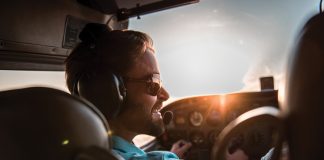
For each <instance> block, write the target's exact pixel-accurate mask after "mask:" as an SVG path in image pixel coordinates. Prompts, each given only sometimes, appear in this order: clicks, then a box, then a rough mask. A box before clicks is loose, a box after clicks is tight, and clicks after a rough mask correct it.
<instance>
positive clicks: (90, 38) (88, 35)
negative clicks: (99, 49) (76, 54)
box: [79, 23, 111, 45]
mask: <svg viewBox="0 0 324 160" xmlns="http://www.w3.org/2000/svg"><path fill="white" fill-rule="evenodd" d="M109 31H111V29H110V28H108V27H107V26H106V25H104V24H100V23H88V24H86V25H85V27H84V28H83V30H82V31H81V33H80V35H79V38H80V40H81V42H83V43H86V44H89V45H94V44H96V42H97V40H98V39H99V37H100V36H101V35H102V34H104V33H107V32H109Z"/></svg>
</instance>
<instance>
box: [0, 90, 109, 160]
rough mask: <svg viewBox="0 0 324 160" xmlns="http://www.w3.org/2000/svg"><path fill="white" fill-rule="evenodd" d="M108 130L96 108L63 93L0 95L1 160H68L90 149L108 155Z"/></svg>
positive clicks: (15, 91)
mask: <svg viewBox="0 0 324 160" xmlns="http://www.w3.org/2000/svg"><path fill="white" fill-rule="evenodd" d="M108 130H109V128H108V124H107V122H106V120H105V118H104V117H103V116H102V115H101V113H100V112H99V111H98V110H97V109H96V108H95V107H93V106H92V105H91V104H89V103H87V102H84V101H82V100H80V99H78V98H77V97H74V96H71V95H69V94H67V93H65V92H62V91H59V90H55V89H50V88H41V87H33V88H25V89H17V90H9V91H3V92H0V159H2V160H22V159H24V160H38V159H39V160H44V159H47V160H51V159H53V160H58V159H59V160H71V159H74V158H75V157H76V155H78V153H80V152H81V151H83V150H85V149H86V148H87V147H90V146H96V147H99V148H101V149H103V150H107V151H109V148H110V142H109V138H108ZM79 157H80V156H79Z"/></svg>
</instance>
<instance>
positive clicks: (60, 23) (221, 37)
mask: <svg viewBox="0 0 324 160" xmlns="http://www.w3.org/2000/svg"><path fill="white" fill-rule="evenodd" d="M322 6H323V4H322V0H311V1H302V0H283V1H281V0H274V1H264V0H263V1H259V0H242V1H234V0H228V1H223V0H134V1H129V0H128V1H126V0H55V1H51V0H29V1H23V0H10V1H6V0H4V1H3V3H2V5H0V22H1V24H0V159H3V160H29V159H30V160H31V159H33V160H35V159H53V160H54V159H62V160H107V159H109V160H110V159H111V160H122V159H123V158H122V157H121V156H120V155H118V154H116V153H114V152H113V151H112V150H111V143H112V142H111V139H110V135H111V133H112V131H111V129H110V128H109V121H108V120H107V119H106V118H105V117H104V116H103V114H102V113H101V112H100V111H99V110H98V109H97V108H96V106H95V105H94V104H92V103H90V102H88V101H86V100H84V99H82V98H80V97H77V96H74V95H71V94H70V93H69V92H68V90H67V87H66V85H65V74H64V71H65V60H66V58H67V57H68V56H69V54H70V53H71V51H72V50H73V48H74V47H75V46H76V45H77V44H78V43H79V42H80V39H79V34H80V32H81V31H82V29H83V28H84V27H85V25H86V24H88V23H98V24H104V25H106V26H108V27H109V28H110V29H112V30H126V29H131V30H139V31H143V32H146V33H148V34H150V35H152V37H153V39H156V41H154V45H156V48H155V49H156V50H157V52H162V53H157V59H158V60H159V61H160V66H161V67H160V68H161V71H162V72H163V74H164V75H163V85H164V86H165V87H166V88H167V89H169V92H170V95H171V97H170V100H168V101H167V103H164V106H163V108H162V109H161V110H160V111H159V112H160V113H161V115H162V116H163V123H164V126H165V131H164V133H163V134H162V135H160V136H157V137H152V136H148V135H140V136H138V137H136V138H135V139H134V145H136V146H137V147H139V148H141V149H142V150H143V151H145V152H149V151H156V150H163V151H169V150H170V149H171V147H172V145H173V144H174V143H175V142H177V141H178V140H180V139H183V140H186V141H188V142H191V143H192V147H191V149H190V150H189V151H188V152H187V153H186V155H185V158H184V159H185V160H209V159H210V160H220V159H221V160H223V159H224V160H228V159H237V160H240V159H249V160H260V159H262V160H264V159H265V158H264V157H265V156H266V155H268V157H270V159H271V160H273V159H275V160H286V159H291V160H306V159H324V155H323V154H321V152H322V151H321V148H322V145H323V144H324V138H323V135H324V124H323V122H324V118H323V117H324V116H323V115H324V94H323V91H324V83H323V82H324V13H323V9H322ZM181 47H182V48H181ZM203 67H205V68H203ZM228 86H230V87H229V88H225V87H228ZM190 89H193V90H190ZM194 89H195V90H194ZM322 113H323V114H322ZM139 116H140V115H139ZM238 149H239V150H242V151H243V152H244V153H245V154H246V155H247V156H248V157H247V158H246V157H245V158H242V157H241V158H240V157H235V156H234V158H233V157H231V156H230V155H232V154H233V153H235V151H237V150H238Z"/></svg>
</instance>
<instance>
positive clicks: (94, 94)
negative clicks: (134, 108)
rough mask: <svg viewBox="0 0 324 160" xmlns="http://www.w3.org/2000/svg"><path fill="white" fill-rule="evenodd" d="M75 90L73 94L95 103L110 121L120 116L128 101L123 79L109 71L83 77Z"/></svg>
mask: <svg viewBox="0 0 324 160" xmlns="http://www.w3.org/2000/svg"><path fill="white" fill-rule="evenodd" d="M75 88H76V89H75V91H73V94H75V95H77V94H79V96H80V97H83V98H85V99H86V100H88V101H90V102H91V103H93V104H94V105H95V106H96V107H97V108H98V109H99V110H100V111H101V112H102V113H103V114H104V115H105V117H106V118H107V119H108V120H109V119H114V118H115V117H117V116H118V114H119V112H120V111H121V110H122V107H123V105H124V101H125V99H126V89H125V86H124V83H123V81H122V78H121V77H119V76H117V75H116V74H113V73H112V72H109V71H105V72H104V73H102V72H101V73H97V74H93V75H91V76H82V77H81V78H80V80H79V81H78V83H76V87H75Z"/></svg>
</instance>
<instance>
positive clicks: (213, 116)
mask: <svg viewBox="0 0 324 160" xmlns="http://www.w3.org/2000/svg"><path fill="white" fill-rule="evenodd" d="M207 123H208V124H209V125H212V126H217V125H220V124H221V123H222V116H221V114H220V113H219V112H218V111H216V110H213V111H211V112H210V113H209V115H208V116H207Z"/></svg>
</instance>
